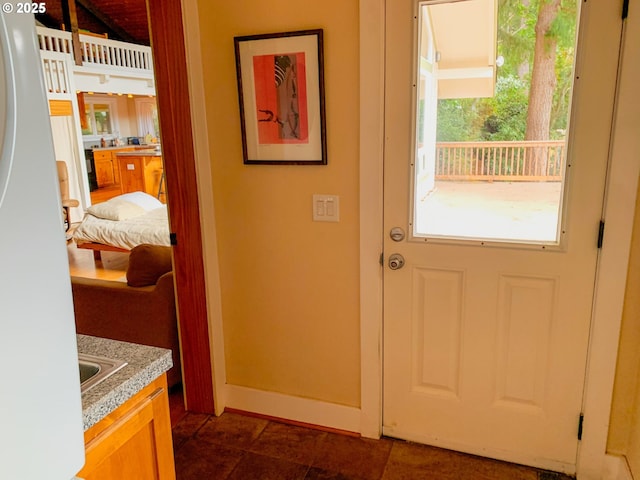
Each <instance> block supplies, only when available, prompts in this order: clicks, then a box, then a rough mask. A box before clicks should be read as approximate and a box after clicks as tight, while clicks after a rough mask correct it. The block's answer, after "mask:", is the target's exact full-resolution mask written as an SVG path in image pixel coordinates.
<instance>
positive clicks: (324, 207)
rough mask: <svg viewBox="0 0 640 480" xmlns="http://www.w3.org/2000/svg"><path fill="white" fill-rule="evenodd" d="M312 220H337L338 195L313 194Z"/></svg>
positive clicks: (338, 208) (338, 214)
mask: <svg viewBox="0 0 640 480" xmlns="http://www.w3.org/2000/svg"><path fill="white" fill-rule="evenodd" d="M313 221H314V222H339V221H340V197H339V196H338V195H319V194H314V195H313Z"/></svg>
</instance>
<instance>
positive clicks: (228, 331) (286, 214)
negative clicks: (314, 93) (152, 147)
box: [198, 0, 360, 406]
mask: <svg viewBox="0 0 640 480" xmlns="http://www.w3.org/2000/svg"><path fill="white" fill-rule="evenodd" d="M198 8H199V12H200V29H201V42H202V43H201V45H202V52H203V64H204V65H203V68H204V71H203V73H204V78H205V84H206V108H207V111H208V126H209V142H210V146H211V157H212V158H211V166H212V177H213V187H214V199H215V207H216V211H215V215H216V229H217V234H218V254H219V261H220V277H221V278H220V280H221V289H222V292H221V293H222V314H223V328H224V337H225V355H226V366H227V381H228V383H230V384H234V385H241V386H246V387H252V388H256V389H262V390H268V391H274V392H280V393H285V394H290V395H296V396H301V397H307V398H313V399H318V400H323V401H327V402H333V403H338V404H343V405H349V406H359V404H360V353H359V352H360V330H359V318H358V317H359V304H358V298H359V283H358V282H359V278H358V274H359V262H358V241H359V239H358V228H359V225H358V217H359V213H358V212H359V205H358V154H359V152H358V144H359V137H358V128H359V126H358V108H359V106H358V95H357V92H358V88H359V86H358V82H359V78H358V50H359V45H358V2H357V1H356V0H349V1H346V0H325V1H323V2H299V1H294V0H272V1H269V2H264V1H260V0H241V1H235V2H210V1H207V0H200V1H199V4H198ZM311 28H323V29H324V53H325V84H326V101H327V103H326V111H327V140H328V162H329V163H328V165H327V166H264V165H243V163H242V147H241V136H240V118H239V110H238V98H237V87H236V70H235V57H234V43H233V37H234V36H238V35H251V34H258V33H270V32H282V31H291V30H303V29H311ZM314 193H321V194H336V195H339V196H340V222H339V223H323V222H313V221H312V202H311V199H312V195H313V194H314Z"/></svg>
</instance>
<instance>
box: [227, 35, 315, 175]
mask: <svg viewBox="0 0 640 480" xmlns="http://www.w3.org/2000/svg"><path fill="white" fill-rule="evenodd" d="M234 42H235V53H236V71H237V76H238V97H239V100H240V123H241V127H242V153H243V157H244V163H246V164H266V165H276V164H294V165H326V164H327V145H326V137H325V110H324V73H323V63H324V59H323V52H322V30H321V29H319V30H302V31H297V32H284V33H273V34H264V35H251V36H244V37H235V38H234Z"/></svg>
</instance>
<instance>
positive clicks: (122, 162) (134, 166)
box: [118, 156, 145, 193]
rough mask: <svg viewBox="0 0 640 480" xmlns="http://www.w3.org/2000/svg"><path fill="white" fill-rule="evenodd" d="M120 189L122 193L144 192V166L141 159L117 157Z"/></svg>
mask: <svg viewBox="0 0 640 480" xmlns="http://www.w3.org/2000/svg"><path fill="white" fill-rule="evenodd" d="M118 164H119V168H120V189H121V190H122V193H129V192H137V191H141V192H144V190H145V188H144V171H143V170H144V164H143V161H142V157H137V156H136V157H133V156H126V157H123V156H121V157H118Z"/></svg>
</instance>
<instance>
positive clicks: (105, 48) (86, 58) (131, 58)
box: [36, 27, 153, 75]
mask: <svg viewBox="0 0 640 480" xmlns="http://www.w3.org/2000/svg"><path fill="white" fill-rule="evenodd" d="M36 30H37V34H38V44H39V45H40V50H41V51H47V52H59V53H63V54H67V55H73V45H72V41H71V33H69V32H64V31H61V30H54V29H51V28H46V27H36ZM80 45H81V47H80V48H81V53H82V66H83V67H100V68H106V69H112V70H119V71H129V72H139V73H148V74H150V75H153V60H152V54H151V48H150V47H147V46H144V45H136V44H133V43H127V42H119V41H117V40H109V39H107V38H100V37H95V36H92V35H84V34H80Z"/></svg>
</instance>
